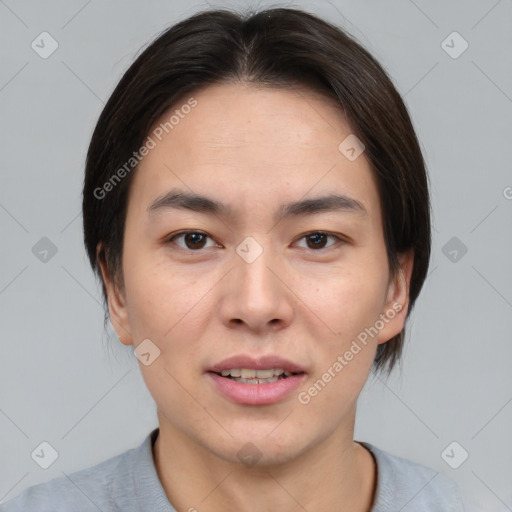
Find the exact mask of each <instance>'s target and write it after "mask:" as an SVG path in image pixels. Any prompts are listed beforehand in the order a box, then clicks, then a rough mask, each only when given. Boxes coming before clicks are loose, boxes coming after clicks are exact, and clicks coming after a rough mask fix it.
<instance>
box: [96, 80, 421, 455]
mask: <svg viewBox="0 0 512 512" xmlns="http://www.w3.org/2000/svg"><path fill="white" fill-rule="evenodd" d="M193 97H194V98H195V100H196V101H197V104H196V106H195V107H194V108H191V109H182V112H184V111H187V112H188V111H189V110H190V111H189V113H187V114H186V115H184V114H183V113H182V115H181V116H180V120H179V122H178V123H176V124H175V125H174V126H173V128H172V130H170V129H168V132H169V133H166V132H165V131H163V135H162V134H161V133H160V132H162V130H161V129H160V131H157V132H153V133H158V134H160V138H161V140H159V138H158V137H156V136H154V135H152V138H153V139H154V141H155V142H156V145H155V147H153V148H152V149H151V150H150V151H149V153H148V154H147V156H145V157H144V159H143V160H142V162H141V163H140V164H139V167H138V169H137V171H136V174H135V176H134V180H133V182H132V184H131V189H130V195H129V202H128V211H127V217H126V225H125V235H124V248H123V260H122V271H123V276H124V287H123V288H122V289H118V288H117V287H114V286H113V284H112V281H111V280H110V279H109V277H108V276H107V274H106V273H105V270H104V268H103V276H104V279H105V281H106V284H107V290H108V294H109V307H110V315H111V320H112V323H113V326H114V328H115V329H116V331H117V333H118V334H119V336H120V339H121V341H122V342H123V343H125V344H133V345H134V347H135V348H137V347H139V345H140V344H141V343H142V342H143V341H144V340H146V341H144V343H145V344H146V345H140V347H139V348H140V350H141V351H143V352H147V353H149V354H150V355H149V356H146V358H147V359H148V361H146V362H150V364H143V363H142V362H140V361H139V365H140V369H141V372H142V375H143V378H144V380H145V383H146V385H147V387H148V390H149V392H150V393H151V395H152V396H153V398H154V400H155V402H156V404H157V407H158V416H159V420H160V431H161V434H164V433H169V435H171V433H172V435H175V436H178V437H180V438H181V439H184V440H186V442H189V443H191V446H200V447H201V448H202V449H206V450H207V452H208V453H209V454H212V455H215V456H218V457H220V458H222V459H224V460H228V461H233V462H239V459H240V456H241V455H243V454H244V450H246V451H247V450H249V452H250V451H251V450H254V452H255V453H248V455H250V456H251V455H254V456H256V450H255V449H254V448H253V447H248V445H246V443H248V442H250V443H252V444H253V445H255V446H256V447H257V448H258V452H257V457H258V458H259V463H260V464H264V463H276V462H284V461H287V460H291V459H293V458H295V457H297V456H299V455H301V454H302V453H304V452H306V451H307V450H310V449H311V448H313V447H315V446H320V445H321V444H322V443H324V442H326V440H328V439H334V438H338V439H349V440H350V442H351V441H352V437H351V436H352V433H353V423H354V414H355V406H356V400H357V397H358V395H359V393H360V391H361V389H362V387H363V385H364V383H365V381H366V379H367V376H368V374H369V371H370V368H371V365H372V362H373V360H374V357H375V352H376V349H377V346H378V344H379V343H384V342H386V341H387V340H389V339H390V338H391V337H392V336H394V335H396V334H397V333H399V332H400V331H401V330H402V328H403V326H404V321H405V315H406V310H407V305H408V283H409V278H410V273H411V270H412V255H409V256H408V257H405V256H404V257H403V258H402V260H401V263H402V265H403V269H404V272H403V273H402V274H400V276H401V278H400V279H398V278H397V279H391V276H390V274H389V272H388V262H387V257H386V249H385V242H384V235H383V228H382V215H381V204H380V201H379V196H378V192H377V186H376V182H375V179H374V177H373V174H372V172H371V170H370V166H369V164H368V161H367V159H366V155H365V153H364V152H363V153H362V154H361V155H360V156H359V157H358V158H356V159H355V160H354V159H353V158H348V157H347V156H346V155H349V156H352V153H350V152H348V153H347V152H345V153H344V152H342V150H340V149H339V146H340V143H341V142H342V141H344V140H345V139H346V138H347V136H349V135H350V134H351V129H350V126H349V125H348V124H347V123H346V122H345V120H344V116H343V113H342V112H341V111H340V110H339V109H338V108H337V107H336V105H334V104H333V103H331V102H330V101H329V100H327V99H325V98H323V97H321V96H319V95H317V94H315V93H312V92H311V91H308V90H305V89H304V90H303V89H301V90H298V89H297V90H294V91H291V90H284V89H277V88H261V87H260V88H256V87H254V86H248V85H241V84H229V85H227V84H222V85H215V86H210V87H208V88H206V89H204V90H202V91H200V92H198V93H197V94H194V95H193ZM183 103H184V104H185V103H186V99H185V100H184V102H183ZM176 108H177V109H179V108H180V105H177V106H175V107H173V109H172V110H173V111H174V110H175V109H176ZM171 114H172V112H170V113H167V114H166V115H165V116H163V118H162V121H163V122H165V121H166V120H168V119H169V117H170V115H171ZM158 124H159V123H157V125H155V128H157V127H158ZM150 135H151V133H150ZM343 147H344V146H343ZM356 149H357V148H356ZM171 191H174V192H179V191H181V192H182V194H183V195H182V196H181V199H180V200H177V199H176V197H177V196H176V195H174V198H172V197H170V196H167V197H166V194H168V193H169V192H171ZM186 194H195V195H199V196H205V197H206V198H208V199H209V200H210V201H205V200H203V201H198V200H195V201H193V200H192V201H191V200H189V201H186V200H185V199H186V198H185V197H184V195H186ZM328 195H331V196H341V199H340V198H338V199H337V200H332V201H327V200H325V199H324V200H322V201H320V202H319V203H315V202H314V201H309V202H308V203H303V204H301V205H300V204H298V205H295V206H294V207H289V208H285V207H283V205H289V204H291V203H301V202H303V201H306V200H314V199H318V198H320V197H325V196H328ZM343 196H345V197H343ZM327 206H329V208H327ZM184 231H186V232H185V233H183V232H184ZM365 329H366V331H365ZM376 331H377V332H376ZM363 333H366V340H365V342H363V340H364V339H365V335H364V334H363ZM147 340H149V341H147ZM350 354H352V356H350ZM242 369H244V370H246V371H244V372H243V373H241V372H240V370H242ZM257 369H258V370H263V373H260V372H258V373H257V374H256V370H257ZM222 370H226V371H227V370H232V371H231V372H230V373H232V374H233V375H228V376H224V377H223V376H222V375H221V373H222ZM264 370H286V374H283V373H282V371H281V372H279V371H277V372H265V371H264ZM224 373H226V372H224ZM289 374H290V375H289ZM254 377H256V378H261V379H264V380H262V381H259V383H257V384H256V383H255V380H254ZM240 379H242V380H240ZM244 446H245V448H244ZM241 449H242V451H241V452H240V450H241Z"/></svg>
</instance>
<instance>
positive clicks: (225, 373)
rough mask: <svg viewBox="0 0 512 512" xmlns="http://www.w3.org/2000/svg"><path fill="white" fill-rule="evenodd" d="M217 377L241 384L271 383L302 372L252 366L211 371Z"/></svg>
mask: <svg viewBox="0 0 512 512" xmlns="http://www.w3.org/2000/svg"><path fill="white" fill-rule="evenodd" d="M212 373H215V374H217V375H218V376H219V377H225V378H226V379H230V380H232V381H234V382H239V383H241V384H253V385H254V384H272V383H273V382H277V381H279V380H284V379H287V378H288V377H291V376H292V375H300V374H302V373H304V372H289V371H288V370H284V369H283V368H268V369H263V370H255V369H254V368H231V369H227V370H222V371H220V372H212Z"/></svg>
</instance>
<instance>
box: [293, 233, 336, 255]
mask: <svg viewBox="0 0 512 512" xmlns="http://www.w3.org/2000/svg"><path fill="white" fill-rule="evenodd" d="M329 237H330V238H333V239H335V240H339V241H343V240H342V239H341V238H340V237H339V236H336V235H333V234H332V233H327V232H325V231H312V232H311V233H307V234H306V235H304V236H303V237H302V238H300V239H299V240H303V239H306V240H307V242H306V243H307V247H306V248H307V249H313V250H319V249H325V248H326V247H325V241H326V239H327V238H329ZM310 242H311V243H310ZM332 245H334V244H331V245H330V246H328V247H327V248H329V247H332Z"/></svg>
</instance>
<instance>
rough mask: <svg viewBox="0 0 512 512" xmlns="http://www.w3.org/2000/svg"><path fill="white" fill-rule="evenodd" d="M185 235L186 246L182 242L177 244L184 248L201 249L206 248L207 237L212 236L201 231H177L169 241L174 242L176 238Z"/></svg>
mask: <svg viewBox="0 0 512 512" xmlns="http://www.w3.org/2000/svg"><path fill="white" fill-rule="evenodd" d="M181 237H184V238H183V240H184V242H185V247H183V246H182V245H180V244H177V245H178V246H179V247H181V248H182V249H189V250H192V251H193V250H199V249H204V248H205V245H204V242H205V240H206V239H207V238H210V237H209V236H208V235H207V234H206V233H202V232H201V231H180V232H179V233H176V234H175V235H173V236H172V237H170V238H169V239H168V240H167V241H168V242H174V240H176V239H178V238H181Z"/></svg>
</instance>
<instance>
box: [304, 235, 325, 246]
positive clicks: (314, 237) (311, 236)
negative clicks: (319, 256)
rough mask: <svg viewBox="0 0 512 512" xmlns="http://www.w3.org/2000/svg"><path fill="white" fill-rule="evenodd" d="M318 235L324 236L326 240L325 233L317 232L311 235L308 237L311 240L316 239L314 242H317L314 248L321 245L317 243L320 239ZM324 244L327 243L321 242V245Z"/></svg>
mask: <svg viewBox="0 0 512 512" xmlns="http://www.w3.org/2000/svg"><path fill="white" fill-rule="evenodd" d="M318 237H323V240H324V242H325V238H326V235H324V234H323V233H315V234H313V235H310V236H309V237H308V240H311V239H314V240H315V242H314V243H315V245H314V247H313V249H314V248H318V247H320V245H318V244H317V242H318V241H319V240H318ZM324 245H325V243H324V244H321V247H323V246H324Z"/></svg>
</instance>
